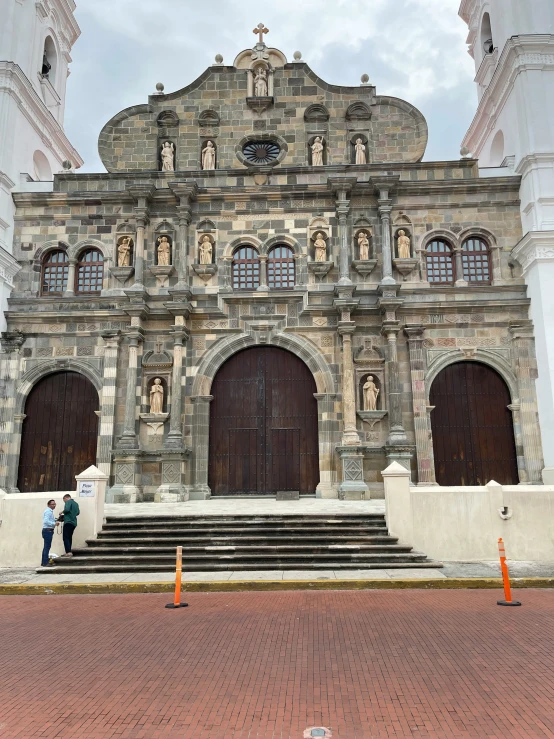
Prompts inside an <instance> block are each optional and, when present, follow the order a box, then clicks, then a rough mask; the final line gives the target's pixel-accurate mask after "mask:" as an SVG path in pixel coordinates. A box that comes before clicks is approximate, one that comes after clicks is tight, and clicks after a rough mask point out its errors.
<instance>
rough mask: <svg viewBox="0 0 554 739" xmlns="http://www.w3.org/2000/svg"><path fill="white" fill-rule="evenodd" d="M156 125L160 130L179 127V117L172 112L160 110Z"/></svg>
mask: <svg viewBox="0 0 554 739" xmlns="http://www.w3.org/2000/svg"><path fill="white" fill-rule="evenodd" d="M156 123H157V124H158V126H160V127H161V128H172V127H173V126H178V125H179V116H178V115H177V113H176V112H175V111H174V110H162V112H161V113H160V114H159V115H158V117H157V118H156Z"/></svg>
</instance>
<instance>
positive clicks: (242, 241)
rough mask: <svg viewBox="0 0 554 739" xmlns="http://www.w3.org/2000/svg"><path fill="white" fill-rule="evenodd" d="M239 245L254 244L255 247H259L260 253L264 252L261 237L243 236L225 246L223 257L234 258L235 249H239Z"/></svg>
mask: <svg viewBox="0 0 554 739" xmlns="http://www.w3.org/2000/svg"><path fill="white" fill-rule="evenodd" d="M239 246H253V247H254V249H257V250H258V252H259V253H260V254H261V252H262V242H261V241H260V239H258V238H256V237H255V236H241V237H240V238H238V239H233V241H229V242H228V243H227V244H226V245H225V248H224V250H223V257H225V258H229V259H232V257H233V254H234V253H235V250H236V249H238V248H239Z"/></svg>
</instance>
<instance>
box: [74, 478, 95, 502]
mask: <svg viewBox="0 0 554 739" xmlns="http://www.w3.org/2000/svg"><path fill="white" fill-rule="evenodd" d="M78 489H79V498H94V496H95V494H96V482H94V481H93V480H79V488H78Z"/></svg>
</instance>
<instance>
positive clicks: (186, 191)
mask: <svg viewBox="0 0 554 739" xmlns="http://www.w3.org/2000/svg"><path fill="white" fill-rule="evenodd" d="M168 186H169V188H170V189H171V191H172V192H173V194H174V195H175V197H176V198H177V201H178V205H177V216H178V218H179V231H178V235H177V240H178V244H177V248H175V249H174V250H173V254H174V257H173V260H174V262H175V261H176V267H177V284H176V285H175V287H173V288H172V289H171V290H170V293H171V294H173V295H179V294H181V293H184V294H185V295H187V294H190V284H189V272H188V253H189V226H190V222H191V219H192V203H193V201H194V200H196V196H197V194H198V185H197V184H196V182H194V180H187V181H184V182H177V181H174V182H168ZM193 261H194V258H193Z"/></svg>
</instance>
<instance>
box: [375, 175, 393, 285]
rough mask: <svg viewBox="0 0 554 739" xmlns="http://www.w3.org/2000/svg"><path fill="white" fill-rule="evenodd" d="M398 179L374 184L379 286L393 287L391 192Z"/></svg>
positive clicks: (388, 179) (391, 178) (390, 178)
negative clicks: (380, 269)
mask: <svg viewBox="0 0 554 739" xmlns="http://www.w3.org/2000/svg"><path fill="white" fill-rule="evenodd" d="M397 180H398V177H389V178H386V179H384V180H383V181H379V182H376V183H375V189H376V191H377V196H378V197H377V204H378V207H379V218H380V219H381V255H382V260H383V276H382V279H381V283H380V284H381V285H395V284H396V281H395V279H394V277H393V276H392V237H391V211H392V199H391V197H390V193H391V190H392V189H393V188H394V186H395V185H396V182H397Z"/></svg>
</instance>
